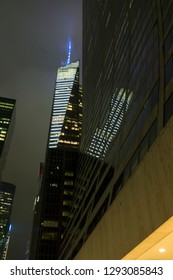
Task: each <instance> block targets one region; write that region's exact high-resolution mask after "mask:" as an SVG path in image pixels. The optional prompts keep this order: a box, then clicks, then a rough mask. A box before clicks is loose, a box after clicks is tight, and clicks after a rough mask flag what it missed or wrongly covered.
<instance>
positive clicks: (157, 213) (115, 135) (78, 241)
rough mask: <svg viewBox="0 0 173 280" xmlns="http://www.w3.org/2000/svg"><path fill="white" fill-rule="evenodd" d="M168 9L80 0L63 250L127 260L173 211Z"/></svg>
mask: <svg viewBox="0 0 173 280" xmlns="http://www.w3.org/2000/svg"><path fill="white" fill-rule="evenodd" d="M172 14H173V1H172V0H156V1H154V0H153V1H149V0H147V1H138V0H124V1H120V0H117V1H115V0H108V1H103V0H95V1H93V0H84V1H83V99H84V104H85V106H84V112H83V130H82V141H81V148H80V152H81V154H80V163H79V165H78V170H77V178H76V181H75V194H76V197H74V205H75V203H76V201H77V202H78V203H77V205H78V206H77V207H76V208H73V217H74V219H73V220H71V221H69V224H68V225H67V227H66V230H65V234H64V235H65V237H64V241H63V244H62V247H61V252H60V258H61V259H73V258H75V259H121V258H123V257H124V256H125V255H126V254H127V253H128V252H130V250H132V249H133V248H134V247H135V246H137V244H139V243H140V242H142V241H143V240H144V239H145V238H146V237H147V236H148V235H150V234H151V233H152V232H153V231H154V230H156V229H157V228H158V227H159V226H160V225H161V224H162V223H164V222H165V221H166V220H167V219H169V218H170V217H171V216H172V215H173V206H172V202H171V201H172V199H173V186H172V180H173V178H172V174H173V158H172V155H171V151H172V148H173V145H172V143H173V132H172V131H173V130H172V122H173V120H172V115H173V21H172ZM169 151H170V153H169Z"/></svg>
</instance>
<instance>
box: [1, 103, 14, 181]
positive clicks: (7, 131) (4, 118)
mask: <svg viewBox="0 0 173 280" xmlns="http://www.w3.org/2000/svg"><path fill="white" fill-rule="evenodd" d="M15 102H16V101H15V100H14V99H10V98H6V97H0V178H1V172H2V169H3V167H4V164H5V158H6V155H7V153H8V148H9V142H10V140H11V135H12V132H13V128H14V107H15Z"/></svg>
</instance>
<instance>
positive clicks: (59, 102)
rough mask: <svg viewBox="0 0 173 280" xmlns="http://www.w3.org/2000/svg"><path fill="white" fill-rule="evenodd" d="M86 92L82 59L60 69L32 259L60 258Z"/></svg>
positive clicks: (38, 200) (35, 221) (37, 213)
mask: <svg viewBox="0 0 173 280" xmlns="http://www.w3.org/2000/svg"><path fill="white" fill-rule="evenodd" d="M81 122H82V92H81V88H80V86H79V62H78V61H77V62H74V63H69V64H67V65H65V66H63V67H60V68H59V69H58V71H57V78H56V84H55V92H54V97H53V105H52V113H51V121H50V129H49V136H48V147H47V152H46V158H45V163H44V172H43V178H42V184H41V189H40V194H39V196H38V197H37V199H36V206H35V217H34V225H33V234H32V241H31V249H30V258H31V259H57V258H58V252H59V248H60V245H61V243H62V240H63V234H64V229H65V228H66V225H67V223H68V222H69V220H70V219H71V218H72V214H71V211H70V209H71V201H72V197H73V189H74V180H75V177H76V165H77V160H78V151H79V144H80V136H81Z"/></svg>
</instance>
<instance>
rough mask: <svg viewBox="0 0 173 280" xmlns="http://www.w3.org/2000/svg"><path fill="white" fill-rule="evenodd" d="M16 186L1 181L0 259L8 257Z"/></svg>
mask: <svg viewBox="0 0 173 280" xmlns="http://www.w3.org/2000/svg"><path fill="white" fill-rule="evenodd" d="M15 189H16V186H15V185H13V184H10V183H6V182H1V183H0V259H1V260H3V259H6V256H7V251H8V245H9V240H10V229H11V225H10V216H11V211H12V205H13V199H14V194H15Z"/></svg>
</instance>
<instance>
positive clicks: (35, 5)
mask: <svg viewBox="0 0 173 280" xmlns="http://www.w3.org/2000/svg"><path fill="white" fill-rule="evenodd" d="M81 5H82V0H35V1H33V0H28V1H23V0H15V1H14V0H2V1H1V3H0V38H1V44H0V61H1V63H0V92H1V96H6V97H10V98H15V99H16V100H17V103H16V124H15V129H14V134H13V138H12V141H11V145H10V150H9V153H8V157H7V161H6V167H5V169H4V172H3V180H4V181H8V182H11V183H14V184H16V187H17V189H16V196H15V201H14V209H13V214H12V223H13V228H12V235H11V241H10V248H9V258H10V259H23V258H24V255H25V247H26V242H27V240H28V239H29V238H30V231H31V224H32V208H33V202H34V197H35V195H36V193H37V191H38V178H37V169H38V166H39V162H40V161H43V160H44V154H45V149H46V143H47V133H48V126H49V121H50V111H51V104H52V97H53V90H54V83H55V76H56V70H57V67H59V66H61V62H62V61H65V60H66V59H67V44H68V40H69V39H71V40H72V47H73V48H72V60H74V61H75V60H77V59H81V36H82V26H81V24H82V23H81V18H82V12H81Z"/></svg>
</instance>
